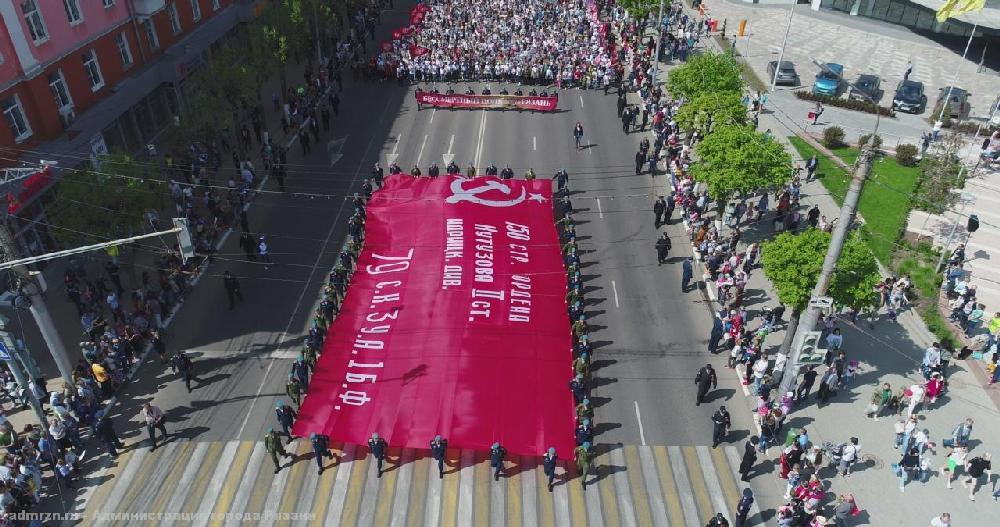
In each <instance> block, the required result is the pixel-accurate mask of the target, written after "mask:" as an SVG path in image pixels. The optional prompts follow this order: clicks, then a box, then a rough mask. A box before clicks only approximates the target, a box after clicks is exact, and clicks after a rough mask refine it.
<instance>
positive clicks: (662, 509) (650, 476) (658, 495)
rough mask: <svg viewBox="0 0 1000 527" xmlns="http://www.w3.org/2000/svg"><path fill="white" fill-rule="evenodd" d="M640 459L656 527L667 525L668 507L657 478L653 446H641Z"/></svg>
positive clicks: (665, 526)
mask: <svg viewBox="0 0 1000 527" xmlns="http://www.w3.org/2000/svg"><path fill="white" fill-rule="evenodd" d="M639 459H641V460H642V464H641V465H640V467H641V470H642V477H643V479H644V480H645V483H646V487H645V488H646V493H647V494H648V495H649V504H650V507H651V508H652V515H653V525H655V526H656V527H667V507H666V505H664V503H663V492H662V491H661V490H660V482H659V480H657V471H656V459H655V458H654V457H653V450H652V449H651V448H640V449H639Z"/></svg>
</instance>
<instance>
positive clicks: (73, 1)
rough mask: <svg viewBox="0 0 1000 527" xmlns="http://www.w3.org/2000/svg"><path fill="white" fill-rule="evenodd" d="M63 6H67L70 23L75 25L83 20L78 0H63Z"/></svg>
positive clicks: (67, 16)
mask: <svg viewBox="0 0 1000 527" xmlns="http://www.w3.org/2000/svg"><path fill="white" fill-rule="evenodd" d="M63 7H65V8H66V18H67V19H68V20H69V25H71V26H75V25H76V24H79V23H80V22H83V15H82V14H81V13H80V4H79V2H78V0H63Z"/></svg>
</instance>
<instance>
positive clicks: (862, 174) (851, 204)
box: [778, 145, 874, 393]
mask: <svg viewBox="0 0 1000 527" xmlns="http://www.w3.org/2000/svg"><path fill="white" fill-rule="evenodd" d="M873 156H874V152H873V151H872V149H871V146H870V145H869V146H867V147H866V148H865V149H864V151H862V152H861V155H860V156H859V157H858V164H857V165H856V166H855V169H854V177H853V178H852V179H851V186H850V188H848V189H847V195H846V196H844V205H843V206H842V207H840V219H838V220H837V226H836V227H835V228H834V229H833V237H832V238H831V239H830V247H829V248H828V249H827V250H826V258H825V259H824V260H823V270H822V271H821V272H820V275H819V280H817V281H816V287H814V288H813V292H812V298H813V299H817V298H820V297H823V296H825V295H826V291H827V289H829V288H830V281H831V280H832V279H833V273H834V271H836V269H837V260H839V259H840V252H841V250H843V248H844V242H846V241H847V234H848V231H849V230H850V226H851V223H853V222H854V215H855V214H856V213H857V210H858V200H859V199H860V198H861V190H862V188H864V186H865V180H867V179H868V175H869V174H870V173H871V170H872V157H873ZM819 315H820V308H819V307H816V306H815V305H812V302H810V305H809V307H807V308H806V309H805V311H804V312H803V313H802V316H801V317H799V325H798V327H797V328H795V334H796V342H799V345H794V346H792V349H791V356H790V357H789V358H788V362H789V367H787V368H785V372H784V375H783V376H782V378H781V389H780V390H779V391H778V393H788V392H791V391H794V390H795V385H796V383H797V382H798V376H799V368H800V367H801V366H802V364H801V356H802V346H801V341H802V340H803V339H802V338H801V337H800V336H801V335H804V334H805V332H807V331H812V330H813V329H814V328H815V327H816V324H817V323H818V322H819Z"/></svg>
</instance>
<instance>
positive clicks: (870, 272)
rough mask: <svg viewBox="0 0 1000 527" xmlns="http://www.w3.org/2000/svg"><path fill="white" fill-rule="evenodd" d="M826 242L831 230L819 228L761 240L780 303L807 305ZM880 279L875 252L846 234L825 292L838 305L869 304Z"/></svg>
mask: <svg viewBox="0 0 1000 527" xmlns="http://www.w3.org/2000/svg"><path fill="white" fill-rule="evenodd" d="M829 246H830V233H827V232H825V231H821V230H819V229H808V230H806V231H804V232H801V233H798V234H793V233H788V232H784V233H781V234H780V235H778V236H776V237H775V238H773V239H772V240H770V241H767V242H764V243H763V244H762V246H761V258H760V260H761V264H762V265H763V267H764V274H765V275H766V276H767V278H768V280H770V281H771V283H772V284H773V285H774V290H775V292H776V293H777V295H778V300H780V301H781V303H782V304H785V305H786V306H788V307H789V308H791V309H792V310H793V311H802V310H803V309H805V308H806V305H807V304H808V303H809V297H810V296H811V295H812V291H813V287H814V286H815V285H816V279H817V278H818V277H819V274H820V271H821V270H822V269H823V260H824V259H825V258H826V251H827V249H828V248H829ZM880 279H881V275H880V274H879V270H878V262H877V261H876V260H875V255H874V254H872V252H871V249H869V248H868V246H867V245H866V244H865V243H864V240H862V239H861V237H860V236H859V235H858V234H857V233H854V234H851V235H849V236H848V238H847V242H846V243H845V244H844V248H843V250H842V251H841V253H840V259H839V260H838V261H837V270H836V271H835V272H834V274H833V279H832V280H831V281H830V287H829V289H828V290H827V295H828V296H830V297H831V298H833V300H834V302H836V303H837V304H838V305H843V306H849V307H852V308H856V309H860V308H863V307H868V306H870V305H872V304H873V303H874V302H875V300H876V299H877V297H878V296H877V294H876V293H875V285H876V284H877V283H878V281H879V280H880Z"/></svg>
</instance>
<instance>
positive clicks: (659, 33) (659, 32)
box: [653, 0, 663, 86]
mask: <svg viewBox="0 0 1000 527" xmlns="http://www.w3.org/2000/svg"><path fill="white" fill-rule="evenodd" d="M661 42H663V0H660V16H658V17H656V56H655V57H653V86H656V78H657V74H658V73H660V43H661Z"/></svg>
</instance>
